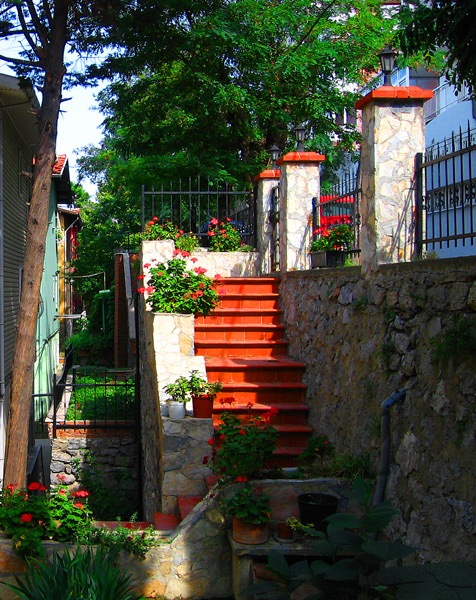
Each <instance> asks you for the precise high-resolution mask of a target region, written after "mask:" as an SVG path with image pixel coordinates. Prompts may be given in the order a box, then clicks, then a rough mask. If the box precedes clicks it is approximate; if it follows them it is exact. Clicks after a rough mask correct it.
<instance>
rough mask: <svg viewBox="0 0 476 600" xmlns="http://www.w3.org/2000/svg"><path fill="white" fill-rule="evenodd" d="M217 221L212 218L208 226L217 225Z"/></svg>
mask: <svg viewBox="0 0 476 600" xmlns="http://www.w3.org/2000/svg"><path fill="white" fill-rule="evenodd" d="M218 223H219V221H218V219H217V218H214V219H212V220H211V221H210V225H218Z"/></svg>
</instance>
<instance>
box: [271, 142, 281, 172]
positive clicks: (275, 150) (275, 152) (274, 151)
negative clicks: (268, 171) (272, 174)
mask: <svg viewBox="0 0 476 600" xmlns="http://www.w3.org/2000/svg"><path fill="white" fill-rule="evenodd" d="M280 153H281V150H280V149H279V148H278V147H277V146H276V144H274V146H271V149H270V154H271V160H272V161H273V169H276V161H277V160H278V158H279V155H280Z"/></svg>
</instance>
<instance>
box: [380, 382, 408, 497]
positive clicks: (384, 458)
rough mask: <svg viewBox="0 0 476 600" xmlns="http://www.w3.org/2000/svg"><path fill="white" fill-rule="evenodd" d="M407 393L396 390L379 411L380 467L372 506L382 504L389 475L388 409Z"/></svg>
mask: <svg viewBox="0 0 476 600" xmlns="http://www.w3.org/2000/svg"><path fill="white" fill-rule="evenodd" d="M406 394H407V392H406V391H405V390H404V389H401V390H396V391H395V392H393V394H392V395H391V396H389V397H388V398H387V399H386V400H384V401H383V402H382V405H381V410H380V432H381V433H380V435H381V449H380V465H379V471H378V476H377V485H376V489H375V496H374V501H373V503H374V504H378V503H379V502H383V500H384V497H385V488H386V486H387V479H388V474H389V473H390V442H391V437H390V409H391V408H392V406H393V405H394V404H401V403H403V401H404V400H405V396H406Z"/></svg>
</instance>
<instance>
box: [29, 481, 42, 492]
mask: <svg viewBox="0 0 476 600" xmlns="http://www.w3.org/2000/svg"><path fill="white" fill-rule="evenodd" d="M28 489H29V490H30V491H31V492H33V491H35V490H39V491H40V492H45V491H46V487H45V486H44V485H42V484H41V483H36V482H34V481H33V482H32V483H30V485H29V486H28Z"/></svg>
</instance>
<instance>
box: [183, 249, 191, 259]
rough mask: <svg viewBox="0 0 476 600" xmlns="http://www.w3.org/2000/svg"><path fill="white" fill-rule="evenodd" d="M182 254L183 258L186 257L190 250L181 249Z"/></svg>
mask: <svg viewBox="0 0 476 600" xmlns="http://www.w3.org/2000/svg"><path fill="white" fill-rule="evenodd" d="M182 256H183V257H184V258H187V256H190V252H187V251H186V250H183V251H182Z"/></svg>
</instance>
